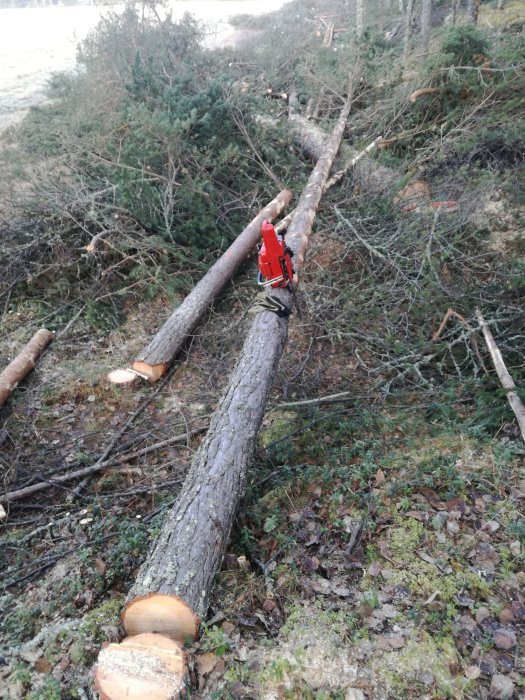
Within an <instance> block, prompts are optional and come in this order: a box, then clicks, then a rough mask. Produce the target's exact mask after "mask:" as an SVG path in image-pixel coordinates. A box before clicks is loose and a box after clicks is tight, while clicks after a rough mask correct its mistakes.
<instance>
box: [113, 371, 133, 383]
mask: <svg viewBox="0 0 525 700" xmlns="http://www.w3.org/2000/svg"><path fill="white" fill-rule="evenodd" d="M107 378H108V381H110V382H111V383H112V384H131V383H132V382H135V381H137V379H138V375H137V374H135V372H131V371H130V370H129V369H114V370H113V371H112V372H109V374H108V376H107Z"/></svg>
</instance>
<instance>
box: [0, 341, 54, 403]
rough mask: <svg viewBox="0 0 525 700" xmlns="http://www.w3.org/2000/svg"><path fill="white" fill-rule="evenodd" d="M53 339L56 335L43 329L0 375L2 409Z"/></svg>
mask: <svg viewBox="0 0 525 700" xmlns="http://www.w3.org/2000/svg"><path fill="white" fill-rule="evenodd" d="M53 338H54V334H53V333H52V332H51V331H48V330H46V329H45V328H41V329H40V330H39V331H37V332H36V333H35V335H34V336H33V337H32V338H31V340H30V341H29V343H27V345H26V346H25V347H24V348H23V349H22V350H21V351H20V353H19V354H18V355H17V356H16V357H15V359H14V360H12V361H11V362H10V363H9V364H8V365H7V367H6V368H5V369H4V371H3V372H2V373H1V374H0V408H1V407H2V406H3V405H4V404H5V402H6V401H7V399H8V398H9V397H10V396H11V394H12V393H13V391H14V390H15V389H16V387H17V386H18V385H19V384H20V382H21V381H22V380H23V379H25V378H26V377H27V375H28V374H29V372H31V370H32V369H33V367H34V366H35V362H36V361H37V360H38V358H39V357H40V355H41V354H42V353H43V352H44V350H45V349H46V348H47V346H48V345H49V343H50V342H51V341H52V340H53Z"/></svg>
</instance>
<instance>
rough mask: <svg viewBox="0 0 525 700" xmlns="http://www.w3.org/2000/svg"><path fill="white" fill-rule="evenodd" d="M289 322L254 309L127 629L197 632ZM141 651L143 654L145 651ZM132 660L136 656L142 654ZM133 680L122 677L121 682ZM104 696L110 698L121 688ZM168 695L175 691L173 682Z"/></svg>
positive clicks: (134, 592) (323, 172)
mask: <svg viewBox="0 0 525 700" xmlns="http://www.w3.org/2000/svg"><path fill="white" fill-rule="evenodd" d="M349 111H350V98H348V101H347V102H346V104H345V106H344V108H343V110H342V112H341V115H340V117H339V120H338V122H337V125H336V127H335V128H334V131H333V133H332V136H331V137H330V139H329V141H328V144H327V145H326V148H325V151H324V153H323V154H322V155H321V157H320V158H319V160H318V162H317V165H316V167H315V168H314V171H313V172H312V174H311V176H310V179H309V181H308V184H307V186H306V188H305V190H304V191H303V193H302V195H301V198H300V200H299V203H298V206H297V210H296V214H295V216H294V219H293V221H292V223H291V225H290V228H289V231H288V234H287V238H286V240H287V244H288V245H289V247H290V248H291V249H292V250H293V252H294V261H295V268H296V273H297V275H298V274H299V273H300V270H301V267H302V264H303V261H304V256H305V253H306V248H307V245H308V239H309V236H310V233H311V230H312V224H313V221H314V218H315V214H316V211H317V207H318V205H319V201H320V199H321V195H322V192H323V187H324V184H325V182H326V179H327V177H328V174H329V172H330V168H331V166H332V163H333V160H334V157H335V154H336V152H337V149H338V147H339V144H340V141H341V137H342V134H343V131H344V127H345V123H346V120H347V117H348V114H349ZM272 294H275V296H278V297H279V298H280V299H281V300H282V301H283V302H284V303H286V304H287V305H288V306H291V305H292V294H291V292H290V291H289V290H287V289H282V290H275V289H272ZM287 327H288V319H287V318H283V317H280V316H277V314H275V313H272V312H271V311H262V312H260V313H258V314H257V316H256V318H255V320H254V322H253V324H252V326H251V329H250V331H249V333H248V336H247V338H246V341H245V343H244V347H243V349H242V352H241V356H240V358H239V361H238V363H237V366H236V369H235V371H234V373H233V375H232V377H231V380H230V383H229V385H228V388H227V389H226V392H225V394H224V396H223V398H222V399H221V401H220V403H219V406H218V408H217V410H216V412H215V414H214V416H213V418H212V421H211V423H210V428H209V430H208V433H207V435H206V437H205V438H204V440H203V442H202V444H201V445H200V447H199V449H198V451H197V453H196V455H195V457H194V459H193V462H192V466H191V468H190V471H189V474H188V476H187V478H186V481H185V483H184V486H183V488H182V491H181V493H180V494H179V497H178V498H177V501H176V503H175V505H174V506H173V509H172V510H171V512H170V513H169V514H168V516H167V518H166V521H165V522H164V525H163V527H162V530H161V532H160V534H159V536H158V538H157V540H156V542H155V545H154V548H153V550H152V552H151V554H150V555H149V556H148V558H147V559H146V561H145V562H144V564H143V565H142V567H141V568H140V571H139V574H138V576H137V579H136V581H135V584H134V585H133V587H132V589H131V591H130V596H129V599H130V602H129V603H128V605H127V607H126V608H125V609H124V611H123V614H122V623H123V626H124V629H125V631H126V633H128V634H131V635H140V634H145V633H152V632H154V633H161V634H162V635H164V636H166V637H168V638H170V639H172V640H175V641H183V640H185V639H187V638H188V637H190V638H191V637H195V636H196V633H197V629H198V624H199V620H198V618H199V617H202V616H204V615H205V614H206V611H207V608H208V601H209V595H210V592H211V588H212V584H213V579H214V576H215V574H216V572H217V570H218V568H219V566H220V563H221V561H222V557H223V555H224V551H225V548H226V545H227V542H228V538H229V535H230V530H231V526H232V522H233V518H234V515H235V511H236V508H237V504H238V501H239V498H240V496H241V494H242V492H243V489H244V482H245V474H246V467H247V465H248V462H249V461H250V459H251V456H252V454H253V449H254V445H255V439H256V436H257V432H258V430H259V427H260V425H261V421H262V418H263V415H264V409H265V405H266V399H267V396H268V393H269V391H270V388H271V385H272V382H273V379H274V375H275V372H276V368H277V364H278V362H279V359H280V357H281V354H282V351H283V348H284V345H285V341H286V335H287ZM117 648H118V647H117ZM115 653H118V652H116V651H115ZM141 653H142V654H143V655H145V656H146V657H147V656H148V652H147V650H144V651H143V652H141ZM107 655H108V649H106V650H105V668H108V663H109V662H108V659H107ZM136 663H137V664H140V663H141V661H140V657H137V659H136ZM150 665H151V664H150ZM109 667H111V663H109ZM97 673H98V672H97ZM106 681H107V679H106ZM119 682H120V681H119ZM131 682H132V681H130V680H129V679H127V680H125V681H124V685H125V687H126V688H128V687H129V684H130V683H131ZM121 685H122V683H121ZM107 697H108V700H114V699H118V698H120V697H121V695H119V694H114V695H109V694H108V695H107ZM172 697H173V698H177V697H179V691H178V689H177V686H176V684H174V688H173V696H172Z"/></svg>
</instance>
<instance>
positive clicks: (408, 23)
mask: <svg viewBox="0 0 525 700" xmlns="http://www.w3.org/2000/svg"><path fill="white" fill-rule="evenodd" d="M413 9H414V0H408V3H407V11H406V15H405V43H404V46H403V66H404V67H405V69H406V67H407V63H408V55H409V53H410V36H411V34H412V11H413Z"/></svg>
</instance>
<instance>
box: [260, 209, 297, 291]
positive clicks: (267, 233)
mask: <svg viewBox="0 0 525 700" xmlns="http://www.w3.org/2000/svg"><path fill="white" fill-rule="evenodd" d="M261 233H262V240H263V242H262V246H261V249H260V251H259V261H258V266H259V272H260V277H261V278H264V279H265V280H266V281H265V282H262V284H263V285H265V286H266V285H269V286H272V287H286V286H287V285H288V284H289V283H290V282H291V281H292V279H293V265H292V256H291V253H290V251H289V250H288V248H287V247H286V245H285V242H284V238H283V237H282V236H279V235H278V234H277V233H276V231H275V229H274V227H273V226H272V224H271V223H270V222H269V221H264V222H263V225H262V232H261Z"/></svg>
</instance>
